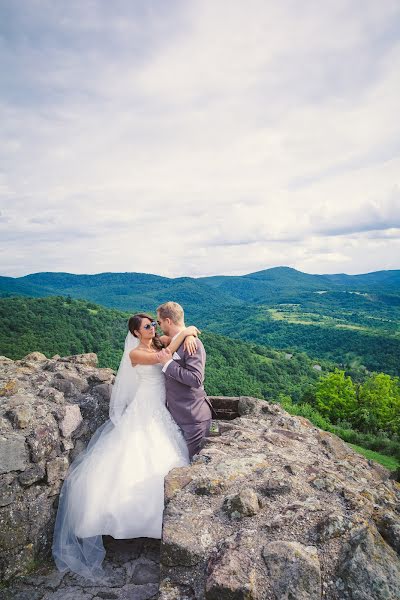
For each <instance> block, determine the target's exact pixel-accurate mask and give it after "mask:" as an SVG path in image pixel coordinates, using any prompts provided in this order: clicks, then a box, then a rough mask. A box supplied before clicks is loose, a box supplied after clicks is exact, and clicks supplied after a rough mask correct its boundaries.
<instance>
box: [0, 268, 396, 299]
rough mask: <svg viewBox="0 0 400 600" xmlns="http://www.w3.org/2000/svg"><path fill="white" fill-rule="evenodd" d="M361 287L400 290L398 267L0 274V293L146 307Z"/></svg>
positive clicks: (300, 295) (282, 296) (298, 296)
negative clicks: (334, 271)
mask: <svg viewBox="0 0 400 600" xmlns="http://www.w3.org/2000/svg"><path fill="white" fill-rule="evenodd" d="M335 290H336V291H364V292H365V293H368V292H369V293H378V294H385V293H386V294H395V295H399V296H400V270H397V271H377V272H375V273H367V274H364V275H345V274H338V275H310V274H308V273H302V272H301V271H297V270H296V269H292V268H290V267H275V268H272V269H265V270H264V271H257V272H255V273H249V274H247V275H240V276H228V275H227V276H224V275H221V276H213V277H200V278H197V279H196V278H193V277H178V278H169V277H161V276H159V275H152V274H146V273H99V274H96V275H74V274H71V273H51V272H49V273H34V274H32V275H25V276H24V277H16V278H13V277H0V296H3V297H7V296H10V295H26V296H33V297H40V296H42V297H45V296H52V295H59V294H61V295H70V296H71V297H73V298H84V299H86V300H92V301H94V302H99V303H100V304H104V305H105V306H109V307H112V308H120V309H122V310H131V308H132V306H140V307H141V308H143V309H145V310H150V309H154V308H155V306H157V305H158V304H160V303H161V302H165V301H166V300H171V299H173V300H176V301H177V302H180V303H181V304H183V305H185V307H187V308H188V309H190V308H192V307H194V308H196V309H198V308H199V307H201V306H207V308H208V309H210V308H213V309H214V308H215V309H218V308H222V307H226V306H228V305H232V306H240V305H241V304H242V303H251V304H271V303H284V302H295V301H297V300H298V299H301V298H304V297H305V296H310V294H314V293H315V292H319V291H321V292H323V291H335Z"/></svg>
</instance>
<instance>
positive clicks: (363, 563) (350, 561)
mask: <svg viewBox="0 0 400 600" xmlns="http://www.w3.org/2000/svg"><path fill="white" fill-rule="evenodd" d="M340 558H341V562H340V564H339V569H338V572H337V574H338V579H337V581H336V587H337V588H338V590H339V592H340V594H341V595H340V597H341V598H349V599H353V598H356V599H357V600H382V598H385V600H398V599H399V597H400V559H399V557H398V555H397V554H396V553H395V552H394V550H392V548H391V547H390V546H389V545H388V544H386V543H385V542H384V540H383V538H382V537H381V536H380V535H379V533H378V532H377V531H376V529H375V528H374V527H373V526H370V525H368V524H366V525H365V526H364V527H361V528H359V529H358V530H356V531H354V532H353V533H352V534H351V536H350V538H349V540H348V542H347V543H346V544H345V545H344V547H343V550H342V554H341V557H340Z"/></svg>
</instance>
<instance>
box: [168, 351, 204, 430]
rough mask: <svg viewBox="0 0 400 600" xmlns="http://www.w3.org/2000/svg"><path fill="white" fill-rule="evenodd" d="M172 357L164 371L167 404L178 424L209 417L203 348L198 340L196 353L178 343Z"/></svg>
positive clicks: (199, 421) (196, 421)
mask: <svg viewBox="0 0 400 600" xmlns="http://www.w3.org/2000/svg"><path fill="white" fill-rule="evenodd" d="M176 353H177V354H178V355H179V356H180V360H178V359H177V358H175V359H174V360H173V361H172V362H170V364H169V365H168V366H167V368H166V370H165V389H166V400H167V407H168V410H169V412H170V413H171V415H172V416H173V418H174V419H175V421H176V422H177V423H178V425H185V424H190V423H201V422H202V421H207V420H208V419H211V410H210V405H209V401H208V399H207V396H206V393H205V391H204V385H203V384H204V369H205V364H206V351H205V350H204V346H203V344H202V342H201V341H200V340H199V339H198V340H197V350H196V352H195V354H193V355H192V356H190V354H189V353H188V352H187V351H186V350H184V349H183V344H181V345H180V346H179V348H178V350H177V351H176Z"/></svg>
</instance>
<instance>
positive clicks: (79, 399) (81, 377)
mask: <svg viewBox="0 0 400 600" xmlns="http://www.w3.org/2000/svg"><path fill="white" fill-rule="evenodd" d="M96 365H97V356H96V355H95V354H83V355H79V356H71V357H65V358H61V357H54V358H52V359H47V358H46V357H45V356H44V355H43V354H41V353H39V352H33V353H32V354H29V355H28V356H26V357H25V358H24V359H22V360H18V361H12V360H10V359H8V358H5V357H1V358H0V579H1V580H3V581H4V580H8V579H10V578H11V577H13V576H15V575H22V574H24V573H26V572H27V571H29V570H30V569H32V568H34V567H35V566H37V564H39V563H40V561H42V560H44V559H45V558H47V557H49V555H50V549H51V540H52V532H53V527H54V519H55V514H56V507H57V500H58V493H59V490H60V487H61V485H62V482H63V480H64V477H65V474H66V472H67V470H68V466H69V464H70V462H71V460H72V459H73V458H74V457H75V456H76V455H77V454H78V453H79V452H80V451H81V450H82V449H83V448H85V446H86V444H87V442H88V440H89V438H90V437H91V435H92V434H93V432H94V431H95V430H96V429H97V427H99V426H100V425H101V424H102V423H103V422H104V421H105V420H106V419H107V418H108V401H109V398H110V392H111V384H112V383H113V381H114V372H113V371H112V370H111V369H98V368H97V366H96Z"/></svg>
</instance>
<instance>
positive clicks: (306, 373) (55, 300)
mask: <svg viewBox="0 0 400 600" xmlns="http://www.w3.org/2000/svg"><path fill="white" fill-rule="evenodd" d="M130 314H132V313H124V312H121V311H117V310H114V309H109V308H104V307H102V306H99V305H95V304H93V303H91V302H87V301H84V300H71V299H68V298H65V297H51V298H28V297H17V298H3V299H0V354H2V355H5V356H8V357H9V358H12V359H14V360H16V359H19V358H22V357H23V356H25V355H26V354H28V353H29V352H32V351H39V352H43V353H44V354H45V355H46V356H48V357H51V356H53V355H54V354H60V355H62V356H68V355H70V354H79V353H85V352H96V353H97V354H98V356H99V363H100V366H103V367H106V366H107V367H112V368H114V369H116V368H117V367H118V364H119V361H120V359H121V355H122V349H123V345H124V339H125V336H126V333H127V320H128V318H129V316H130ZM202 340H203V342H204V345H205V347H206V350H207V356H208V358H207V379H206V389H207V392H208V393H209V394H210V395H219V394H222V395H254V396H258V397H265V398H267V397H268V398H278V396H279V394H281V393H282V394H289V395H291V396H292V397H293V398H294V399H299V398H300V397H301V396H302V395H303V394H304V393H305V391H306V390H307V389H308V387H309V386H310V385H311V384H313V383H314V382H315V381H316V380H317V379H318V377H319V374H318V372H317V371H316V370H315V369H313V362H312V361H311V360H310V359H309V358H308V357H307V356H306V355H304V354H302V353H298V354H295V355H294V356H293V357H292V358H291V359H288V358H286V357H285V354H284V353H283V352H278V351H276V350H271V349H268V348H265V347H260V346H257V345H254V344H249V343H245V342H241V341H236V340H230V339H228V338H226V337H223V336H221V335H216V334H213V333H204V334H202Z"/></svg>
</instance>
